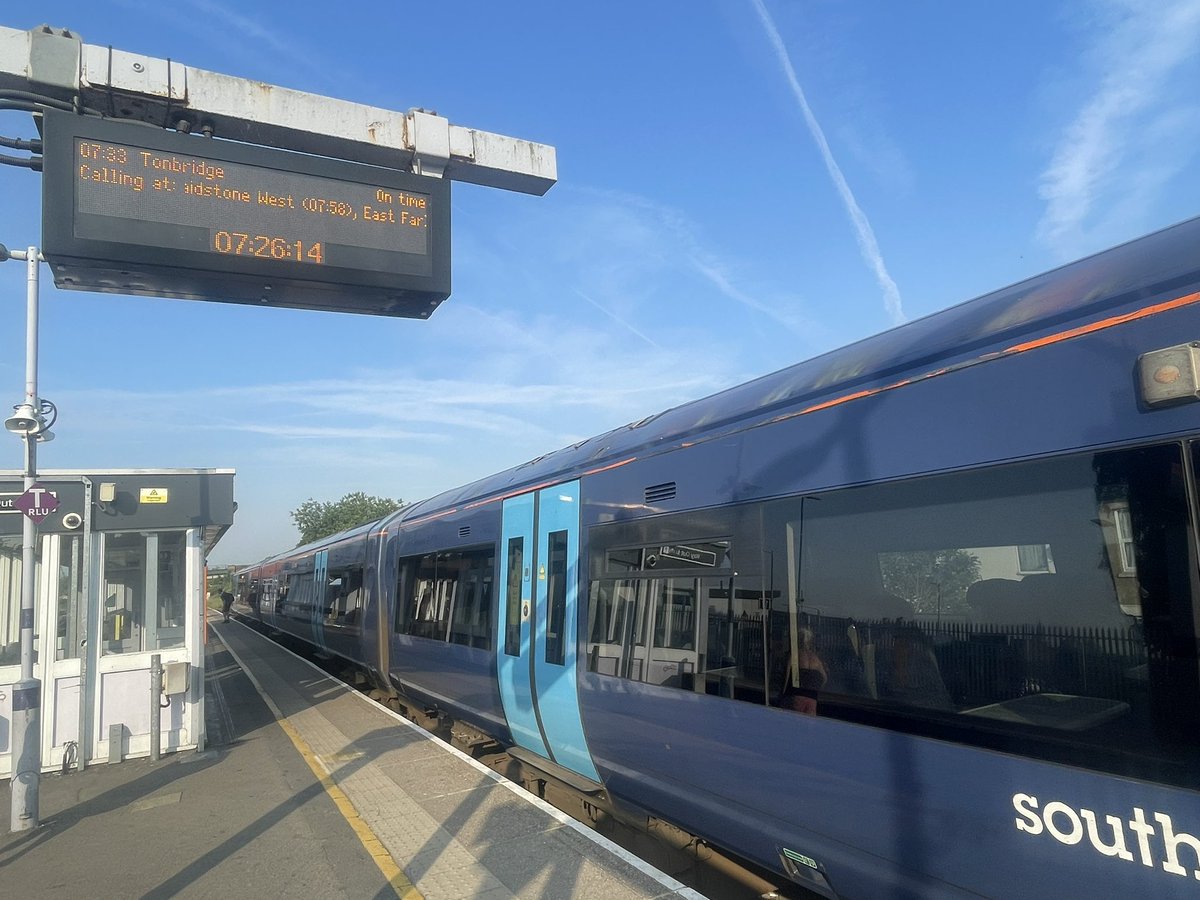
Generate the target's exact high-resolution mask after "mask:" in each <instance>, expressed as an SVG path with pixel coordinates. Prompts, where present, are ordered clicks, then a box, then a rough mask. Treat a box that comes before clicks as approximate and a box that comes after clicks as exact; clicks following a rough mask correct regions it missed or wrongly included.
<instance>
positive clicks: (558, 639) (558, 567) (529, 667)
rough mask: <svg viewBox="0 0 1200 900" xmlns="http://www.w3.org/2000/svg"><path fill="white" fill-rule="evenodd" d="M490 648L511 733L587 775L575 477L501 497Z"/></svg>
mask: <svg viewBox="0 0 1200 900" xmlns="http://www.w3.org/2000/svg"><path fill="white" fill-rule="evenodd" d="M503 517H504V520H503V532H502V537H501V547H500V583H501V584H502V585H504V591H503V592H498V596H499V602H498V603H497V608H498V610H497V620H498V621H497V630H496V633H497V634H499V635H503V642H502V643H501V645H500V646H499V647H498V648H497V650H498V652H497V654H496V659H497V664H496V667H497V673H498V676H499V680H500V697H501V700H502V701H503V704H504V714H505V717H506V718H507V720H508V724H509V728H510V730H511V732H512V736H513V740H514V741H515V742H516V743H517V744H518V745H519V746H521V747H524V748H525V749H527V750H531V751H533V752H534V753H537V754H538V755H540V756H543V757H545V758H547V759H549V760H552V761H553V762H555V763H557V764H558V765H560V766H563V767H565V768H567V769H571V770H572V771H574V772H577V773H579V774H580V775H583V776H585V777H587V778H590V779H592V780H594V781H599V780H600V776H599V774H598V773H597V772H596V767H595V765H594V764H593V763H592V758H591V754H590V753H589V752H588V749H587V745H586V742H585V740H584V736H583V723H582V721H581V719H580V715H579V694H578V682H577V676H576V623H577V621H578V610H579V604H578V584H579V482H578V481H573V482H569V483H566V484H560V485H555V486H554V487H549V488H545V489H543V490H540V491H534V492H531V493H528V494H523V495H521V496H519V497H512V498H510V499H508V500H506V501H505V502H504V513H503Z"/></svg>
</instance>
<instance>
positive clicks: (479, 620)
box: [450, 550, 496, 650]
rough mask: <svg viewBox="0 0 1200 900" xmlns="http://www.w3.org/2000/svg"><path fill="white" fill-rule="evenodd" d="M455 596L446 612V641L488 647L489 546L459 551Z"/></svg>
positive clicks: (491, 564) (491, 562)
mask: <svg viewBox="0 0 1200 900" xmlns="http://www.w3.org/2000/svg"><path fill="white" fill-rule="evenodd" d="M462 562H463V567H462V569H461V577H460V578H459V587H458V596H457V599H456V601H455V603H454V611H453V613H452V614H451V616H450V642H451V643H453V644H462V645H464V646H467V647H477V648H479V649H481V650H488V649H490V648H491V609H492V577H493V576H492V570H493V568H494V567H495V564H496V560H495V556H494V555H493V554H492V551H491V550H483V551H476V552H473V553H467V554H463V560H462Z"/></svg>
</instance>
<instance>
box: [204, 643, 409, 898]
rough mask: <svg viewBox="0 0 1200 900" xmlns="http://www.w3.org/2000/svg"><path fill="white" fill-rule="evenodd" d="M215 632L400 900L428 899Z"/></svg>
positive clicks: (311, 750)
mask: <svg viewBox="0 0 1200 900" xmlns="http://www.w3.org/2000/svg"><path fill="white" fill-rule="evenodd" d="M214 634H216V635H217V637H218V638H219V639H220V640H221V643H222V644H225V649H226V650H228V651H229V654H230V655H231V656H232V657H233V658H234V660H235V661H236V662H237V664H238V666H240V667H241V670H242V671H243V672H244V673H245V674H246V677H247V678H249V679H250V683H251V684H252V685H254V689H255V690H256V691H258V694H259V696H260V697H262V698H263V701H264V702H265V703H266V704H267V708H268V709H270V710H271V715H273V716H274V717H275V721H276V722H278V723H279V727H280V728H282V729H283V733H284V734H286V735H287V736H288V740H290V741H291V742H292V746H293V747H295V748H296V750H297V752H299V754H300V757H301V758H302V759H303V760H304V762H305V763H307V764H308V767H309V768H310V769H311V770H312V773H313V774H314V775H315V776H317V781H319V782H321V787H322V788H324V789H325V793H326V794H327V795H328V796H329V799H331V800H332V801H333V805H334V806H336V807H337V810H338V812H340V813H341V814H342V818H344V819H345V820H346V822H347V823H348V824H349V825H350V828H351V829H352V830H353V831H354V835H355V837H357V838H358V840H359V843H361V844H362V845H363V848H364V849H365V850H366V851H367V855H368V856H370V857H371V859H372V860H374V862H375V865H376V866H378V868H379V871H380V872H381V873H383V877H384V878H386V879H387V882H388V884H389V885H390V886H391V888H392V890H393V891H395V892H396V896H397V897H399V898H400V900H425V897H424V895H423V894H422V893H421V892H420V891H418V890H417V889H416V887H415V886H414V885H413V883H412V882H411V881H409V880H408V876H407V875H405V874H404V870H403V869H401V868H400V867H399V866H398V865H396V861H395V860H394V859H392V854H391V853H389V852H388V849H387V847H385V846H384V845H383V842H382V841H381V840H379V838H378V837H377V836H376V835H375V832H374V831H372V830H371V826H370V825H368V824H367V822H366V820H365V819H364V818H363V817H362V816H361V815H359V813H358V809H357V808H356V807H355V806H354V803H353V802H352V801H351V800H350V798H349V797H347V796H346V792H345V791H343V790H342V789H341V788H340V787H338V786H337V784H336V783H335V782H334V780H333V778H332V777H330V775H329V773H328V771H326V769H325V767H324V766H323V765H322V764H321V761H320V759H319V758H318V756H317V754H316V753H314V752H313V749H312V747H310V746H309V745H308V741H306V740H304V738H302V737H301V736H300V732H299V731H297V730H296V726H294V725H293V724H292V723H291V722H290V721H288V718H287V716H285V715H284V714H283V711H282V710H280V709H279V707H278V706H276V705H275V701H273V700H272V699H271V698H270V697H269V696H267V693H266V691H264V690H263V688H262V685H261V684H259V683H258V679H257V678H255V677H254V675H253V673H252V672H251V671H250V670H249V669H248V668H246V666H245V665H243V663H242V661H241V659H239V658H238V655H237V654H236V653H235V652H234V650H233V648H232V647H230V646H229V644H228V643H226V641H225V639H224V638H221V634H220V632H217V631H214Z"/></svg>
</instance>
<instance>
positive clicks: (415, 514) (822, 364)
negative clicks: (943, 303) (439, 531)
mask: <svg viewBox="0 0 1200 900" xmlns="http://www.w3.org/2000/svg"><path fill="white" fill-rule="evenodd" d="M1197 249H1200V217H1198V218H1193V219H1189V220H1187V221H1185V222H1181V223H1180V224H1178V225H1173V226H1171V227H1169V228H1165V229H1163V230H1161V231H1158V232H1155V233H1153V234H1150V235H1147V236H1145V237H1141V238H1138V239H1136V240H1133V241H1130V242H1128V243H1125V244H1121V245H1119V246H1117V247H1114V248H1112V249H1109V250H1105V251H1103V252H1100V253H1097V254H1095V255H1093V256H1090V257H1086V258H1084V259H1081V260H1078V261H1076V262H1072V263H1068V264H1066V265H1064V266H1061V267H1059V268H1057V269H1053V270H1051V271H1049V272H1046V273H1044V274H1041V275H1037V276H1034V277H1032V278H1028V279H1026V280H1024V281H1021V282H1018V283H1017V284H1014V285H1011V286H1009V287H1005V288H1001V289H1000V290H997V291H993V292H991V293H988V294H984V295H982V296H980V297H976V298H975V299H973V300H968V301H965V302H963V303H960V304H958V305H956V306H953V307H950V308H948V309H945V310H942V311H940V312H936V313H932V314H930V315H928V316H925V317H924V318H921V319H917V320H914V321H912V322H908V323H906V324H904V325H900V326H898V327H896V328H893V329H890V330H889V331H885V332H882V333H880V334H877V335H874V336H873V337H868V338H865V339H863V340H861V341H858V342H856V343H853V344H850V345H848V346H846V347H842V348H840V349H837V350H833V351H830V352H828V353H825V354H822V355H820V356H817V357H814V358H812V359H809V360H807V361H805V362H801V363H797V364H796V365H793V366H790V367H788V368H786V369H782V370H780V371H778V372H774V373H772V374H769V375H764V376H762V377H760V378H756V379H754V380H753V381H749V382H746V383H745V384H741V385H738V386H736V387H731V388H728V389H726V390H724V391H721V392H719V393H716V394H713V395H711V396H708V397H705V398H703V399H699V400H694V401H691V402H689V403H684V404H682V405H680V406H676V407H674V408H672V409H669V410H666V411H665V412H661V413H658V414H657V415H652V416H648V417H647V418H645V419H642V420H640V421H638V422H633V423H631V424H629V425H625V426H622V427H620V428H616V429H614V430H612V431H609V432H606V433H604V434H601V435H598V436H596V437H592V438H589V439H587V440H585V441H580V442H579V443H576V444H573V445H571V446H569V447H565V448H562V449H561V450H557V451H554V452H552V453H548V454H546V455H544V456H541V457H538V458H537V459H534V460H530V461H529V462H526V463H523V464H521V465H519V466H515V467H513V468H511V469H507V470H505V471H503V472H500V473H497V474H495V475H491V476H488V477H485V478H482V479H480V480H478V481H475V482H472V483H470V484H467V485H463V486H462V487H458V488H454V489H452V490H448V491H445V492H443V493H441V494H438V495H436V496H434V497H431V498H429V499H427V500H423V501H419V502H417V503H414V504H411V505H409V506H407V507H405V508H404V509H403V510H402V511H400V512H399V513H397V514H395V515H396V516H397V517H398V519H399V521H400V522H401V524H403V523H405V522H414V521H417V520H420V519H423V518H425V517H426V516H429V515H433V514H437V513H439V512H443V511H445V510H448V509H451V508H454V507H458V506H461V505H463V504H464V503H468V502H471V501H473V500H477V499H483V498H488V497H494V496H496V495H502V494H511V493H513V492H514V491H518V490H520V489H522V488H523V487H525V486H533V485H537V484H542V483H552V482H553V481H555V480H560V479H561V478H565V477H569V476H571V475H572V474H579V473H585V472H587V471H589V470H594V469H600V468H603V467H604V466H605V465H606V464H612V463H615V462H618V461H620V460H622V459H625V458H628V457H630V456H633V455H639V454H644V453H645V452H647V451H652V450H653V449H654V448H655V447H658V446H664V445H668V444H672V443H674V442H677V441H680V440H686V439H688V438H691V437H699V436H701V435H705V434H711V433H712V432H714V431H718V430H722V429H727V428H730V427H736V426H737V425H738V424H739V423H745V422H747V421H748V420H754V421H757V420H760V419H761V418H762V417H763V416H766V415H770V414H772V413H774V412H776V411H778V410H782V409H784V408H788V407H792V406H795V405H796V404H799V403H816V402H820V400H822V399H824V398H829V397H831V396H835V395H838V394H845V393H846V392H848V391H851V390H854V389H856V388H863V387H865V386H870V385H872V384H875V383H878V382H880V381H881V380H884V379H896V378H897V377H899V376H902V375H904V374H905V373H913V372H914V371H915V372H922V371H929V370H933V369H937V368H939V367H945V366H947V365H952V364H953V363H955V362H956V361H961V360H964V359H969V358H976V357H979V356H981V355H983V354H985V353H987V352H989V351H994V350H997V349H1004V348H1006V347H1008V346H1010V345H1011V344H1013V343H1014V342H1016V341H1017V340H1018V339H1028V338H1029V337H1032V336H1033V335H1035V334H1038V333H1047V332H1053V331H1056V330H1061V328H1062V326H1063V324H1064V323H1067V322H1080V321H1081V320H1084V319H1087V318H1089V317H1097V316H1101V315H1103V314H1105V313H1107V312H1108V311H1110V310H1112V309H1115V308H1119V307H1121V306H1124V305H1127V304H1130V303H1133V302H1136V301H1139V300H1142V299H1144V298H1147V297H1150V296H1153V295H1154V294H1157V293H1160V292H1162V291H1166V290H1170V289H1171V288H1172V287H1174V286H1176V285H1182V284H1186V283H1188V282H1189V281H1193V280H1195V278H1196V277H1197V273H1198V271H1200V254H1198V253H1197Z"/></svg>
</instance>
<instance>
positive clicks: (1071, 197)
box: [1038, 0, 1200, 250]
mask: <svg viewBox="0 0 1200 900" xmlns="http://www.w3.org/2000/svg"><path fill="white" fill-rule="evenodd" d="M1104 9H1105V10H1106V11H1110V12H1111V13H1112V14H1113V15H1112V16H1111V17H1105V19H1104V21H1105V24H1107V25H1108V28H1109V30H1107V31H1106V33H1105V34H1104V35H1103V36H1101V37H1100V38H1099V39H1098V40H1097V42H1096V44H1095V46H1093V48H1092V52H1091V53H1090V54H1089V58H1090V59H1091V60H1093V62H1092V63H1091V65H1092V67H1093V68H1094V69H1095V76H1096V78H1097V80H1098V81H1099V85H1098V87H1097V89H1096V90H1095V92H1094V93H1093V94H1092V96H1091V97H1090V98H1089V99H1088V100H1087V102H1085V103H1084V104H1083V107H1082V108H1081V109H1080V110H1079V112H1078V113H1077V114H1076V115H1075V117H1074V118H1073V119H1072V120H1071V121H1070V123H1068V124H1067V126H1066V127H1065V128H1064V129H1063V132H1062V134H1061V136H1060V137H1059V140H1058V143H1057V147H1056V148H1055V150H1054V153H1053V157H1052V159H1051V161H1050V164H1049V165H1048V166H1047V168H1046V169H1045V171H1044V172H1043V173H1042V175H1041V180H1040V186H1039V191H1038V193H1039V195H1040V196H1041V198H1042V199H1043V200H1045V201H1046V209H1045V212H1044V213H1043V215H1042V219H1041V221H1040V222H1039V224H1038V237H1039V238H1040V239H1041V240H1042V241H1044V242H1046V243H1047V244H1049V245H1051V246H1055V247H1058V248H1059V249H1064V250H1065V249H1066V245H1068V244H1070V243H1071V242H1072V238H1074V237H1075V236H1076V235H1077V234H1078V233H1079V231H1080V230H1081V229H1082V228H1083V227H1084V225H1085V222H1086V221H1087V220H1088V218H1089V216H1091V215H1093V214H1094V213H1095V212H1096V207H1097V205H1098V203H1099V202H1100V201H1101V198H1102V197H1103V196H1104V195H1105V194H1107V193H1110V192H1113V191H1114V190H1115V189H1116V188H1117V186H1118V185H1120V186H1121V187H1123V188H1128V186H1129V185H1130V184H1133V185H1134V187H1135V189H1136V186H1137V185H1138V184H1141V185H1143V186H1150V185H1154V184H1159V183H1161V180H1156V179H1153V178H1152V179H1147V180H1138V179H1136V178H1134V177H1133V176H1128V177H1127V176H1126V175H1125V174H1124V173H1123V171H1122V169H1123V166H1124V164H1125V163H1127V162H1128V161H1129V159H1130V157H1131V156H1136V155H1137V154H1138V153H1139V150H1140V148H1142V147H1144V146H1145V145H1144V143H1143V142H1144V140H1145V134H1146V131H1147V128H1148V127H1149V126H1151V125H1152V124H1153V122H1154V121H1156V120H1157V119H1159V118H1161V117H1163V116H1164V115H1165V116H1168V117H1170V116H1171V115H1172V111H1171V110H1170V108H1169V107H1170V106H1171V104H1172V103H1175V102H1190V100H1191V97H1190V96H1188V95H1190V94H1192V93H1194V92H1193V91H1191V90H1187V89H1185V90H1184V91H1183V95H1182V96H1183V97H1184V98H1186V99H1183V100H1182V101H1180V99H1178V98H1180V94H1178V93H1177V91H1178V89H1179V88H1180V81H1179V80H1178V79H1176V78H1175V77H1174V76H1175V75H1176V73H1177V72H1178V70H1179V69H1180V68H1181V67H1182V66H1183V64H1184V63H1186V62H1188V61H1190V60H1194V59H1195V58H1196V56H1197V47H1198V45H1200V2H1198V0H1177V2H1173V3H1168V4H1165V5H1164V4H1161V3H1155V4H1142V3H1140V2H1123V3H1116V4H1112V5H1109V6H1106V7H1104ZM1114 20H1115V21H1114ZM1185 81H1186V79H1185Z"/></svg>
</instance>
